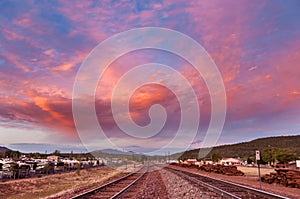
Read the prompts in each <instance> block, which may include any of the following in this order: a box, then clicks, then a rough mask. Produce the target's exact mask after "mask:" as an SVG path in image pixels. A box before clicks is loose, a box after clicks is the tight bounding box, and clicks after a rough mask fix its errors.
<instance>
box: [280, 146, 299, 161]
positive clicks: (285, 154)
mask: <svg viewBox="0 0 300 199" xmlns="http://www.w3.org/2000/svg"><path fill="white" fill-rule="evenodd" d="M276 159H277V160H278V161H279V162H281V163H284V164H286V163H288V162H290V161H293V160H296V159H297V155H296V154H295V153H294V152H292V151H291V150H289V149H280V150H279V151H278V152H277V153H276Z"/></svg>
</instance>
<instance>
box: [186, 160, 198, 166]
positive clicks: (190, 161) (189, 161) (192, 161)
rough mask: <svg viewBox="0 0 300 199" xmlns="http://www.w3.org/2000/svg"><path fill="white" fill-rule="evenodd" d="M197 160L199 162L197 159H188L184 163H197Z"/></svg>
mask: <svg viewBox="0 0 300 199" xmlns="http://www.w3.org/2000/svg"><path fill="white" fill-rule="evenodd" d="M196 162H197V159H187V160H186V161H184V164H188V165H195V164H196Z"/></svg>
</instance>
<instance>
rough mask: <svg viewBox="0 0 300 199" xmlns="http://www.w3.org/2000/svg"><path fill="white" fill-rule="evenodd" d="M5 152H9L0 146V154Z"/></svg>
mask: <svg viewBox="0 0 300 199" xmlns="http://www.w3.org/2000/svg"><path fill="white" fill-rule="evenodd" d="M6 151H10V149H8V148H6V147H3V146H0V154H2V153H4V152H6Z"/></svg>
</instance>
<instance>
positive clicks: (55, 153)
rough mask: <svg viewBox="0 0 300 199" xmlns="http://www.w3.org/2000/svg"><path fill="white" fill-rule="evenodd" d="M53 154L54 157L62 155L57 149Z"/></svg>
mask: <svg viewBox="0 0 300 199" xmlns="http://www.w3.org/2000/svg"><path fill="white" fill-rule="evenodd" d="M52 154H53V155H57V156H59V155H60V150H57V149H56V150H55V151H54V152H53V153H52Z"/></svg>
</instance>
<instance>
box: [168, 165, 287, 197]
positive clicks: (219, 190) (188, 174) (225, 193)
mask: <svg viewBox="0 0 300 199" xmlns="http://www.w3.org/2000/svg"><path fill="white" fill-rule="evenodd" d="M166 169H168V170H170V171H172V172H174V173H175V172H176V173H177V174H178V175H182V176H184V177H186V178H187V179H188V180H190V181H193V182H194V183H196V184H199V185H201V186H203V187H206V188H208V189H210V190H212V191H214V192H217V193H219V194H221V195H223V196H228V197H230V198H241V197H239V196H237V195H235V194H234V193H230V192H229V191H225V190H223V189H222V188H219V187H217V186H214V185H211V184H209V183H207V182H203V181H201V180H199V179H197V178H196V177H201V178H204V179H209V180H211V181H215V182H221V183H223V184H226V185H229V186H231V187H237V188H239V189H244V190H245V191H248V192H250V193H251V192H252V193H258V194H259V195H261V196H265V197H268V198H276V199H289V198H288V197H284V196H281V195H278V194H274V193H270V192H267V191H263V190H259V189H255V188H253V187H249V186H245V185H241V184H237V183H233V182H228V181H225V180H221V179H216V178H212V177H209V176H205V175H201V174H199V173H195V172H189V171H183V170H180V169H175V168H170V167H166ZM191 174H192V175H195V176H196V177H195V176H194V177H193V176H191Z"/></svg>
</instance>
